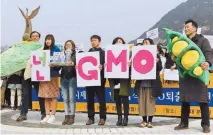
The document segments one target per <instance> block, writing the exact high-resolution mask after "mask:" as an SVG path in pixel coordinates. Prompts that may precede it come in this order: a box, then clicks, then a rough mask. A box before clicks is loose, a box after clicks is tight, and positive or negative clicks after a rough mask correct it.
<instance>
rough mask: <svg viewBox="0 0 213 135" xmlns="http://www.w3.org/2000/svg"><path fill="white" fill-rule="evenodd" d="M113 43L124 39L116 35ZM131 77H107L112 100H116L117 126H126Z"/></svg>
mask: <svg viewBox="0 0 213 135" xmlns="http://www.w3.org/2000/svg"><path fill="white" fill-rule="evenodd" d="M112 44H113V45H114V44H115V45H123V44H125V41H124V40H123V39H122V38H120V37H117V38H115V39H114V40H113V43H112ZM130 82H131V79H130V77H129V79H109V85H110V89H111V97H112V100H115V101H116V109H117V115H118V121H117V123H116V125H117V126H121V125H123V126H127V124H128V115H129V99H128V96H130V94H131V83H130ZM122 102H123V107H124V119H123V121H122Z"/></svg>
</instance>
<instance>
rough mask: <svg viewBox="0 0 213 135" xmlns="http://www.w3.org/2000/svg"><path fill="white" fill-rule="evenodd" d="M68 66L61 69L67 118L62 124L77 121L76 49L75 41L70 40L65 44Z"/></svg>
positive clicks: (70, 123)
mask: <svg viewBox="0 0 213 135" xmlns="http://www.w3.org/2000/svg"><path fill="white" fill-rule="evenodd" d="M64 53H65V61H66V63H67V64H66V66H63V67H62V70H61V89H62V97H63V100H64V109H65V119H64V121H63V122H62V125H72V124H73V123H74V122H75V107H76V99H75V98H76V89H77V80H76V69H75V65H76V51H75V43H74V42H73V41H72V40H68V41H66V42H65V45H64Z"/></svg>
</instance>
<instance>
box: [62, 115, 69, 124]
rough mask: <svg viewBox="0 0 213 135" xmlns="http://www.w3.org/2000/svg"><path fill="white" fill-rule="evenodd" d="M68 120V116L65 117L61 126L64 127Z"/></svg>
mask: <svg viewBox="0 0 213 135" xmlns="http://www.w3.org/2000/svg"><path fill="white" fill-rule="evenodd" d="M69 118H70V116H69V115H65V119H64V121H63V122H62V125H66V124H67V122H68V121H69Z"/></svg>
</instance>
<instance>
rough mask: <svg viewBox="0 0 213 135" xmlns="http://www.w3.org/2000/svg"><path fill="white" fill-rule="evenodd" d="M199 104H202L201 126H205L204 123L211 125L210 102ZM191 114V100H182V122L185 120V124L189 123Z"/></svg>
mask: <svg viewBox="0 0 213 135" xmlns="http://www.w3.org/2000/svg"><path fill="white" fill-rule="evenodd" d="M199 104H200V110H201V117H202V121H201V126H203V125H207V126H210V121H209V104H208V103H199ZM189 114H190V104H189V102H182V107H181V122H183V123H184V124H185V125H188V124H189Z"/></svg>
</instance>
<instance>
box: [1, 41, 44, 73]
mask: <svg viewBox="0 0 213 135" xmlns="http://www.w3.org/2000/svg"><path fill="white" fill-rule="evenodd" d="M41 47H42V45H41V44H40V43H35V42H28V43H24V44H18V45H14V46H12V47H11V48H9V49H8V50H7V51H5V52H3V53H2V54H1V55H0V59H1V77H8V76H10V75H12V74H14V73H16V72H18V71H20V70H22V69H24V68H25V67H26V64H27V61H28V60H29V59H30V56H31V51H35V50H38V49H40V48H41Z"/></svg>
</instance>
